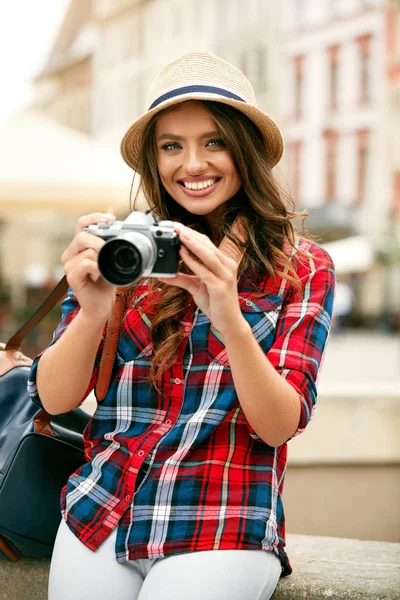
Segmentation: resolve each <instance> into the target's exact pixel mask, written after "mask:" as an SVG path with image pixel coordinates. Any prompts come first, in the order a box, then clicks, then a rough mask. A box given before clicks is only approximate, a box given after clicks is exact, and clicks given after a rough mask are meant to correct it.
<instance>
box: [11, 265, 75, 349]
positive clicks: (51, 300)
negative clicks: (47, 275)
mask: <svg viewBox="0 0 400 600" xmlns="http://www.w3.org/2000/svg"><path fill="white" fill-rule="evenodd" d="M67 290H68V282H67V278H66V277H65V275H64V277H63V278H62V279H61V280H60V281H59V282H58V283H57V285H56V287H55V288H54V289H53V290H52V291H51V292H50V294H49V295H48V296H47V298H46V299H45V300H44V301H43V302H42V304H41V305H40V306H39V308H38V309H37V310H36V311H35V312H34V313H33V315H32V316H31V317H29V319H28V320H27V321H26V323H24V324H23V325H22V327H21V328H20V329H18V331H17V332H16V333H15V334H14V335H13V336H12V337H11V338H10V339H9V340H8V342H7V344H6V347H5V350H6V351H8V350H19V348H20V346H21V344H22V340H24V339H25V337H26V336H27V335H28V333H30V332H31V331H32V330H33V329H34V328H35V327H36V325H38V324H39V323H40V321H41V320H42V319H44V317H45V316H46V315H47V314H48V313H49V312H50V311H51V309H52V308H53V306H55V305H56V304H57V302H58V301H59V300H61V298H62V297H63V296H65V294H66V293H67Z"/></svg>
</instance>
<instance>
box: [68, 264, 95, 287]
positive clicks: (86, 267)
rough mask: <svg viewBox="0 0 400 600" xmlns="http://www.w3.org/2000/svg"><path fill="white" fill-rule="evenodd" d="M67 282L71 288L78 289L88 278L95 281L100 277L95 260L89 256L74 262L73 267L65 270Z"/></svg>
mask: <svg viewBox="0 0 400 600" xmlns="http://www.w3.org/2000/svg"><path fill="white" fill-rule="evenodd" d="M66 276H67V281H68V284H69V285H70V286H71V287H72V289H74V288H75V289H79V288H81V287H82V286H83V285H85V284H87V280H88V278H90V279H91V280H92V281H93V282H96V281H97V280H98V279H99V277H100V272H99V268H98V266H97V262H96V261H94V260H91V259H90V258H84V259H83V260H82V261H81V262H80V263H79V264H76V265H75V266H74V268H72V269H71V270H69V271H68V272H66Z"/></svg>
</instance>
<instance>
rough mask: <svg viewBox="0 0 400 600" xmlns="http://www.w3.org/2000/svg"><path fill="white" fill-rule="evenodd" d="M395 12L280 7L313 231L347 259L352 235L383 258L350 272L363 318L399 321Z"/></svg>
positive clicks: (295, 179)
mask: <svg viewBox="0 0 400 600" xmlns="http://www.w3.org/2000/svg"><path fill="white" fill-rule="evenodd" d="M397 9H398V7H397ZM398 12H399V11H398V10H396V7H395V6H394V4H392V5H389V4H387V3H385V2H382V1H379V0H346V1H335V2H328V1H325V2H320V1H317V0H304V1H302V2H300V1H299V0H284V2H283V3H282V21H281V23H282V25H281V27H282V33H283V39H282V54H283V61H282V65H283V68H282V72H281V74H282V79H281V86H280V88H281V91H282V92H283V93H282V96H281V97H282V103H281V106H282V110H283V126H284V131H285V138H286V144H287V162H286V164H287V177H288V179H289V181H290V183H291V190H292V193H293V195H294V197H295V199H296V204H297V206H298V207H299V208H306V209H307V210H308V211H309V218H308V220H307V226H308V228H309V230H310V232H311V233H313V234H316V235H318V236H320V239H321V241H325V242H329V241H332V240H338V239H340V240H342V242H341V244H342V247H343V251H344V252H346V248H348V250H347V251H348V254H349V256H348V263H349V265H350V264H351V263H352V255H351V253H352V252H353V246H350V244H349V245H348V246H346V239H347V238H349V237H350V238H352V239H353V237H354V236H361V237H360V243H363V244H365V242H367V243H368V244H369V246H370V247H371V249H373V251H374V253H375V256H377V258H379V260H376V261H375V262H374V264H371V265H370V266H369V267H368V265H365V264H362V265H361V264H359V265H358V264H357V261H354V262H353V266H352V268H349V271H348V272H347V273H346V279H347V282H348V283H350V284H352V285H353V286H354V288H355V292H356V307H357V309H358V311H359V314H360V316H363V315H364V316H367V317H369V319H371V320H372V322H374V321H375V322H376V320H377V319H379V318H380V316H381V315H384V316H385V318H386V320H387V321H388V320H390V319H393V317H394V315H396V313H397V315H398V312H399V304H400V297H399V294H400V279H399V274H398V269H396V267H394V266H393V267H392V266H391V263H390V262H389V264H388V260H385V258H386V259H388V254H389V253H390V249H391V248H392V247H393V246H394V245H396V244H397V246H398V245H399V240H398V238H397V232H396V228H395V222H394V220H395V218H397V219H398V214H397V216H396V214H395V213H396V211H395V210H394V197H395V187H396V183H395V181H396V177H395V175H394V173H393V171H394V170H395V168H396V167H395V166H394V164H393V163H394V160H393V153H392V151H391V146H393V142H394V140H393V131H394V127H393V125H394V123H395V121H396V119H398V114H399V107H398V106H396V103H395V102H393V101H391V94H392V84H393V80H392V78H391V77H390V75H389V71H388V64H389V61H390V57H389V56H388V46H389V43H388V42H389V39H390V38H391V37H394V34H392V33H391V32H392V30H393V29H394V28H395V20H396V18H397V15H398ZM392 45H393V44H392ZM393 51H394V50H393ZM396 238H397V241H396ZM353 258H354V254H353Z"/></svg>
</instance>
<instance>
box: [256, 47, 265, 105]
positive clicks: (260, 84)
mask: <svg viewBox="0 0 400 600" xmlns="http://www.w3.org/2000/svg"><path fill="white" fill-rule="evenodd" d="M257 91H258V92H259V93H260V94H265V92H266V91H267V49H266V48H265V46H258V48H257Z"/></svg>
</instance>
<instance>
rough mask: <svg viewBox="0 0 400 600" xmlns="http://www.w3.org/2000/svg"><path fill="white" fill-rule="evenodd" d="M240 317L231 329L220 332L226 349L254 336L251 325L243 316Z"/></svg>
mask: <svg viewBox="0 0 400 600" xmlns="http://www.w3.org/2000/svg"><path fill="white" fill-rule="evenodd" d="M240 317H241V318H240V319H238V320H237V321H235V323H232V324H231V325H230V326H229V328H227V329H226V330H224V331H220V334H221V337H222V340H223V342H224V344H225V347H228V346H229V345H231V344H237V343H240V342H241V341H242V340H243V339H246V338H248V337H250V336H251V337H252V336H253V333H252V330H251V327H250V325H249V323H248V322H247V321H246V319H244V318H243V317H242V315H240Z"/></svg>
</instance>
